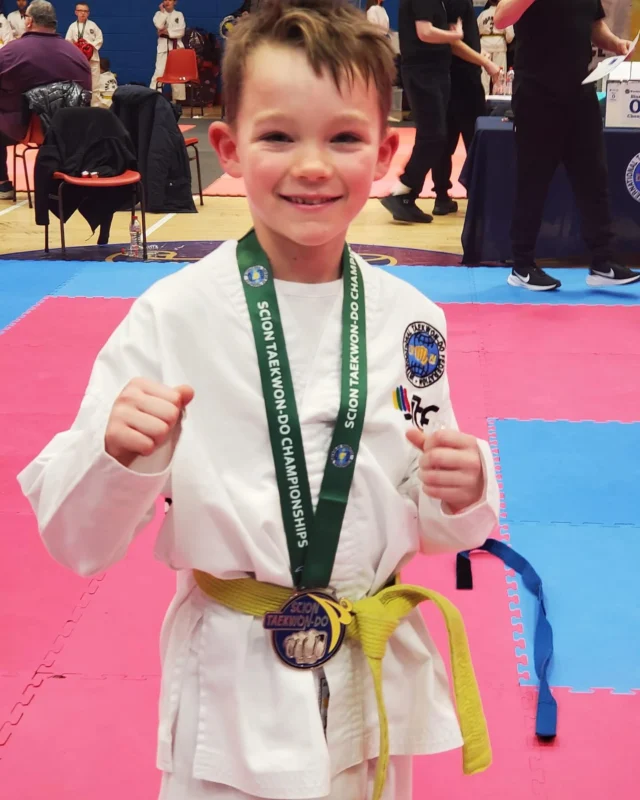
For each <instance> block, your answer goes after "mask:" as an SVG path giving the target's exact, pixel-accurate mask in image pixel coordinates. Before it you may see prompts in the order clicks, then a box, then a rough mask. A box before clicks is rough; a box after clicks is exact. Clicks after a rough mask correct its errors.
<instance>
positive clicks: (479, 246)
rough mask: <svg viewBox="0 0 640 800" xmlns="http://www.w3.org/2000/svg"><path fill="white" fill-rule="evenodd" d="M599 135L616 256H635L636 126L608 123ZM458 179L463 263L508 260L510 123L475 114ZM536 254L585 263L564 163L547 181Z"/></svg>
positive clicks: (639, 134) (512, 170)
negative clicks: (462, 200) (463, 204)
mask: <svg viewBox="0 0 640 800" xmlns="http://www.w3.org/2000/svg"><path fill="white" fill-rule="evenodd" d="M604 136H605V146H606V152H607V162H608V165H609V192H610V197H611V212H612V216H613V223H614V234H615V241H614V248H615V251H616V253H617V254H618V255H619V256H620V257H621V258H625V257H626V258H635V259H637V258H638V254H639V253H640V129H637V128H636V129H633V128H608V129H606V130H605V132H604ZM634 160H635V163H634ZM460 182H461V183H462V185H463V186H464V187H465V188H466V189H467V195H468V198H469V202H468V206H467V214H466V218H465V223H464V230H463V232H462V246H463V251H464V256H463V263H464V264H481V263H486V262H496V261H497V262H507V261H510V259H511V240H510V237H509V229H510V227H511V214H512V211H513V207H514V203H515V193H516V143H515V137H514V133H513V124H512V123H511V122H507V121H505V120H503V119H501V118H499V117H480V118H479V119H478V123H477V126H476V135H475V137H474V140H473V144H472V146H471V149H470V151H469V155H468V158H467V160H466V163H465V165H464V168H463V170H462V174H461V175H460ZM536 258H540V259H553V260H555V261H562V260H569V259H581V260H582V261H583V263H588V258H589V256H588V251H587V248H586V246H585V245H584V244H583V242H582V238H581V235H580V218H579V216H578V211H577V208H576V205H575V202H574V199H573V193H572V191H571V187H570V185H569V181H568V178H567V175H566V172H565V170H564V167H561V168H560V169H558V170H557V172H556V174H555V176H554V178H553V181H552V183H551V187H550V190H549V194H548V196H547V202H546V205H545V209H544V215H543V221H542V227H541V229H540V236H539V237H538V243H537V246H536Z"/></svg>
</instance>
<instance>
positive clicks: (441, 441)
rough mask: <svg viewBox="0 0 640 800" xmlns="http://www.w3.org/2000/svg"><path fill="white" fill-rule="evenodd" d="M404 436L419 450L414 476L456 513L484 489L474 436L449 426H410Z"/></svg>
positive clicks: (431, 494)
mask: <svg viewBox="0 0 640 800" xmlns="http://www.w3.org/2000/svg"><path fill="white" fill-rule="evenodd" d="M407 439H408V440H409V441H410V442H411V444H412V445H414V447H417V448H418V450H420V451H421V453H422V455H421V456H420V460H419V462H418V477H419V478H420V481H421V483H422V489H423V491H424V492H425V494H427V495H429V497H433V498H435V499H436V500H441V501H442V502H443V503H446V504H447V506H448V507H449V509H450V510H451V512H452V513H454V514H458V513H460V512H461V511H464V510H465V509H466V508H468V507H469V506H472V505H473V504H474V503H477V502H478V501H479V500H480V498H481V497H482V495H483V493H484V474H483V469H482V456H481V455H480V449H479V448H478V442H477V441H476V439H475V437H473V436H469V435H468V434H466V433H460V431H453V430H439V431H436V432H435V433H431V434H427V433H423V432H422V431H418V430H415V429H412V430H410V431H407Z"/></svg>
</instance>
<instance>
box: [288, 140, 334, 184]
mask: <svg viewBox="0 0 640 800" xmlns="http://www.w3.org/2000/svg"><path fill="white" fill-rule="evenodd" d="M332 171H333V169H332V166H331V164H330V162H329V159H327V158H326V156H325V155H324V154H323V153H322V152H321V151H320V150H319V149H318V148H307V149H305V150H304V152H302V153H300V156H299V158H298V159H297V160H296V163H295V165H294V167H293V170H292V172H293V175H294V177H296V178H300V179H304V180H308V181H322V180H327V178H329V177H330V176H331V173H332Z"/></svg>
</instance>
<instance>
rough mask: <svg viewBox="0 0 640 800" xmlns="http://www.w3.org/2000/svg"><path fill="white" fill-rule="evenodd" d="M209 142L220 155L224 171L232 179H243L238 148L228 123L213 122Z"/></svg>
mask: <svg viewBox="0 0 640 800" xmlns="http://www.w3.org/2000/svg"><path fill="white" fill-rule="evenodd" d="M209 142H210V143H211V147H213V149H214V150H215V151H216V153H217V154H218V159H219V161H220V166H221V167H222V169H223V170H224V171H225V172H226V173H227V174H228V175H231V177H232V178H241V177H242V168H241V166H240V159H239V157H238V146H237V144H236V139H235V136H234V133H233V130H232V129H231V127H230V126H229V125H227V123H226V122H213V123H212V124H211V126H210V127H209Z"/></svg>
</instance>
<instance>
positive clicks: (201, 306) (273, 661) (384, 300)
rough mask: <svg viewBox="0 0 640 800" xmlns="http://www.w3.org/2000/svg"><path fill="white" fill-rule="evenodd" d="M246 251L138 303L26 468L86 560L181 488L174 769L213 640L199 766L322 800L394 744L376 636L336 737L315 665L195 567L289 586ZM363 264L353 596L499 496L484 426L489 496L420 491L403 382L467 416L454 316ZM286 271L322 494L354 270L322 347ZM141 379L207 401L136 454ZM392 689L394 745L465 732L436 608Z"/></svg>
mask: <svg viewBox="0 0 640 800" xmlns="http://www.w3.org/2000/svg"><path fill="white" fill-rule="evenodd" d="M235 250H236V243H235V242H227V243H225V244H224V245H222V246H221V247H220V248H219V249H218V250H216V251H215V252H214V253H212V254H211V255H209V256H207V257H206V258H205V259H203V260H202V261H200V262H199V263H197V264H193V265H191V266H187V267H185V268H184V269H183V270H181V271H180V272H178V273H176V274H174V275H171V276H169V277H167V278H164V279H163V280H161V281H159V282H158V283H157V284H155V285H154V286H153V287H151V288H150V289H149V290H148V291H147V292H146V293H145V294H144V295H143V296H142V297H140V298H139V299H138V300H137V301H136V302H135V303H134V305H133V307H132V308H131V311H130V313H129V314H128V316H127V317H126V319H125V320H124V321H123V322H122V323H121V325H120V326H119V327H118V328H117V330H116V331H115V333H114V334H113V335H112V337H111V338H110V340H109V341H108V342H107V344H106V345H105V347H104V348H103V350H102V351H101V353H100V354H99V356H98V358H97V360H96V363H95V366H94V369H93V372H92V375H91V379H90V383H89V387H88V389H87V393H86V395H85V398H84V400H83V402H82V406H81V409H80V412H79V414H78V417H77V419H76V420H75V422H74V424H73V426H72V428H71V429H70V430H69V431H67V432H65V433H61V434H59V435H58V436H56V437H55V438H54V439H53V440H52V441H51V443H50V444H49V445H48V446H47V447H46V448H45V449H44V450H43V451H42V453H41V454H40V455H39V456H38V457H37V458H36V459H35V460H34V461H33V462H32V463H31V464H30V465H29V466H28V467H27V468H26V469H25V470H24V471H23V472H22V473H21V475H20V476H19V480H20V483H21V485H22V488H23V490H24V492H25V494H26V495H27V496H28V498H29V500H30V502H31V504H32V505H33V508H34V509H35V512H36V514H37V517H38V521H39V526H40V531H41V534H42V538H43V540H44V543H45V545H46V547H47V549H48V550H49V552H50V553H51V555H52V556H53V557H54V558H55V559H56V560H57V561H59V562H60V563H62V564H64V565H66V566H67V567H69V568H71V569H72V570H74V571H75V572H78V573H80V574H81V575H92V574H95V573H98V572H100V571H102V570H105V569H107V568H108V567H110V566H111V565H112V564H115V563H116V562H117V561H118V560H120V559H122V558H123V557H124V556H125V554H126V552H127V548H128V546H129V545H130V543H131V541H132V540H133V538H134V537H135V535H136V533H137V532H138V531H139V530H140V529H141V528H142V527H143V526H144V524H145V523H146V522H147V521H148V520H149V519H150V515H151V514H152V509H153V505H154V501H155V500H156V498H157V497H158V496H159V495H161V494H163V493H164V494H166V495H167V496H171V498H172V499H173V504H172V506H171V508H170V510H169V511H168V513H167V515H166V517H165V520H164V523H163V526H162V528H161V531H160V533H159V536H158V540H157V546H156V554H157V557H158V558H159V559H161V560H162V561H164V562H165V563H166V564H167V565H168V566H169V567H170V568H172V569H174V570H177V571H178V585H177V594H176V596H175V598H174V600H173V602H172V604H171V607H170V608H169V610H168V613H167V617H166V619H165V623H164V627H163V632H162V637H161V652H162V661H163V682H162V693H161V700H160V725H159V737H158V759H157V761H158V766H159V768H160V769H162V770H164V771H171V770H172V735H173V733H172V729H173V725H174V722H175V719H176V713H177V706H178V699H179V694H180V685H181V683H180V682H181V675H182V670H183V668H184V665H185V660H186V658H187V655H188V653H189V649H190V648H191V649H192V650H195V651H196V652H197V654H198V659H199V683H200V706H199V720H198V739H197V744H196V751H195V754H194V777H196V778H200V779H204V780H209V781H214V782H218V783H222V784H227V785H232V786H235V787H237V788H238V789H240V790H241V791H243V792H246V793H247V794H250V795H255V796H259V797H267V798H280V800H282V798H311V797H319V796H323V795H325V794H327V793H328V792H329V788H330V780H331V776H332V775H335V774H337V773H338V772H340V771H342V770H343V769H345V768H347V767H349V766H350V765H353V764H357V763H359V762H361V761H362V760H363V759H368V758H374V757H375V756H376V755H377V751H378V717H377V711H376V702H375V697H374V693H373V683H372V680H371V676H370V674H369V671H368V666H367V664H366V661H365V659H364V656H363V654H362V652H361V650H360V649H359V647H358V645H357V644H354V643H353V642H350V641H345V644H344V645H343V647H342V648H341V650H340V651H339V652H338V654H337V655H336V656H335V657H334V658H333V659H332V660H331V661H329V662H328V663H327V664H326V665H325V673H326V677H327V680H328V683H329V687H330V693H331V699H330V705H329V720H328V728H327V734H326V739H325V734H324V731H323V727H322V723H321V717H320V713H319V710H318V697H317V694H316V689H315V679H314V676H313V674H311V672H309V671H298V670H294V669H291V668H288V667H286V666H285V665H283V664H282V663H281V662H280V661H279V660H278V658H277V657H276V655H275V654H274V652H273V648H272V645H271V641H270V636H269V634H268V633H267V632H265V631H264V630H263V627H262V623H261V621H260V620H258V619H254V618H252V617H248V616H243V615H241V614H239V613H236V612H234V611H230V610H227V609H226V608H223V607H220V606H218V605H216V604H215V603H214V602H213V601H211V600H209V599H208V598H206V597H205V596H204V595H203V594H201V593H200V590H199V589H197V588H196V587H195V584H194V581H193V578H192V574H191V570H192V569H193V568H198V569H200V570H204V571H206V572H209V573H211V574H213V575H216V576H218V577H220V578H238V577H246V576H247V575H248V574H250V575H254V576H255V577H256V578H257V579H258V580H260V581H268V582H271V583H275V584H280V585H284V586H291V585H292V583H291V574H290V570H289V556H288V550H287V543H286V538H285V533H284V527H283V523H282V515H281V511H280V501H279V496H278V490H277V484H276V476H275V468H274V463H273V457H272V451H271V446H270V441H269V435H268V429H267V422H266V414H265V408H264V400H263V395H262V389H261V382H260V375H259V371H258V361H257V356H256V350H255V346H254V341H253V334H252V329H251V325H250V322H249V314H248V310H247V306H246V301H245V296H244V291H243V286H242V282H241V279H240V276H239V272H238V266H237V262H236V257H235ZM360 264H361V268H362V274H363V280H364V286H365V295H366V325H367V348H368V387H369V388H368V402H367V410H366V418H365V424H364V431H363V436H362V440H361V444H360V450H359V454H358V459H357V465H356V469H355V475H354V479H353V484H352V488H351V493H350V497H349V503H348V507H347V510H346V515H345V518H344V525H343V528H342V533H341V537H340V542H339V547H338V552H337V555H336V560H335V566H334V570H333V578H332V586H333V588H334V589H335V591H336V594H337V596H338V597H348V598H351V599H354V600H356V599H359V598H362V597H363V596H365V595H367V594H369V593H374V592H376V591H377V590H378V589H380V588H381V587H383V586H384V584H385V583H386V582H387V581H388V579H389V577H390V576H392V575H394V574H395V573H396V572H397V571H398V570H399V569H400V568H401V567H402V566H403V565H404V564H406V563H407V562H408V561H409V560H410V559H411V558H412V556H414V555H415V554H416V553H418V552H419V551H423V552H425V553H438V552H443V551H451V552H456V551H459V550H463V549H467V548H473V547H476V546H479V545H481V544H482V543H483V542H484V541H485V539H486V538H487V537H488V536H489V535H490V533H491V531H492V529H493V527H494V525H495V523H496V520H497V509H498V488H497V483H496V479H495V473H494V467H493V461H492V457H491V453H490V450H489V446H488V445H487V444H486V443H484V442H480V450H481V453H482V458H483V462H484V470H485V475H486V491H485V496H484V497H483V499H482V500H481V502H479V503H478V504H477V505H476V506H474V507H472V508H470V509H468V510H467V511H465V512H463V513H461V514H459V515H457V516H453V515H449V514H447V513H445V511H444V510H443V509H442V507H441V504H440V502H438V501H435V500H432V499H430V498H429V497H427V496H426V495H425V494H424V493H423V492H421V491H420V485H419V482H418V478H417V474H416V464H417V455H418V454H417V451H416V450H415V449H414V448H413V447H412V446H411V445H410V444H409V443H408V442H407V440H406V438H405V433H406V431H407V429H408V428H409V426H410V425H411V424H412V422H411V421H408V420H407V418H405V415H404V413H403V412H402V410H399V409H398V408H396V406H395V404H394V401H393V396H394V394H395V391H396V388H397V387H404V388H405V389H406V391H407V396H408V397H409V398H413V400H412V402H413V404H414V413H413V415H412V414H411V412H409V414H408V415H409V417H411V416H413V417H414V419H415V420H417V422H418V424H422V423H424V421H425V419H426V418H427V417H425V414H424V413H422V412H421V409H422V411H424V410H425V409H427V408H428V407H435V409H436V410H434V408H431V409H430V410H429V414H431V415H432V416H431V417H430V419H431V420H432V422H435V421H438V422H442V423H444V424H445V425H446V426H448V427H453V426H455V425H456V421H455V417H454V414H453V411H452V408H451V403H450V399H449V387H448V381H447V377H446V371H443V370H442V368H443V367H444V363H445V361H446V350H445V347H444V341H445V339H444V337H446V330H445V318H444V314H443V312H442V310H441V309H439V308H438V307H437V306H436V305H434V303H432V302H431V301H429V300H428V299H426V298H425V297H424V296H423V295H422V294H420V292H418V291H417V290H416V289H414V288H412V287H411V286H409V285H408V284H407V283H404V282H402V281H400V280H398V279H397V278H395V277H393V276H391V275H389V274H387V273H385V272H383V271H382V270H379V269H375V268H373V267H371V266H370V265H368V264H367V263H365V262H364V261H360ZM277 285H278V293H279V295H280V292H281V291H282V293H283V297H282V298H281V303H280V307H281V314H282V319H283V327H284V330H285V336H286V340H287V349H288V354H289V360H290V363H291V370H292V374H293V380H294V385H295V391H296V398H297V404H298V411H299V415H300V422H301V427H302V434H303V440H304V449H305V454H306V462H307V467H308V472H309V480H310V486H311V492H312V496H313V500H314V503H315V502H316V501H317V497H318V493H319V489H320V482H321V479H322V474H323V470H324V467H325V462H326V458H327V451H328V448H329V444H330V441H331V436H332V432H333V426H334V422H335V420H336V416H337V412H338V404H339V394H340V352H341V350H340V341H341V327H342V324H341V309H342V284H341V283H340V284H339V286H338V284H336V287H337V288H336V298H335V302H334V303H333V306H332V308H331V311H330V312H329V313H328V317H327V321H326V325H325V326H324V329H323V330H318V331H317V351H316V352H315V355H314V353H313V352H312V351H311V352H310V350H309V348H308V347H307V345H306V344H304V342H307V341H308V338H307V337H300V338H298V337H296V333H295V328H296V324H298V325H299V324H300V321H301V316H300V314H299V313H298V314H297V315H296V314H294V313H292V312H291V310H290V307H291V303H292V302H293V304H294V305H297V304H299V303H303V302H304V298H303V297H302V295H304V285H303V284H291V285H290V291H288V287H287V284H286V283H284V282H280V281H278V282H277ZM301 287H302V288H301ZM292 294H294V295H297V296H294V297H292ZM284 295H286V297H285V296H284ZM285 301H286V302H285ZM299 310H300V309H299V308H298V312H299ZM303 318H304V315H302V319H303ZM296 320H297V321H296ZM302 324H304V322H303V323H302ZM425 327H426V329H428V330H430V331H432V332H433V329H435V331H436V332H437V333H439V334H441V336H442V337H443V338H442V340H441V341H442V347H441V348H440V349H439V353H438V354H436V353H434V352H431V362H430V367H429V368H431V367H433V370H432V372H431V375H430V376H428V377H427V382H429V381H432V382H431V384H430V385H428V386H426V387H424V388H421V387H420V386H418V385H416V383H420V382H421V381H422V382H424V371H423V374H422V378H417V377H416V369H415V366H416V364H418V366H420V364H425V363H426V361H425V351H424V350H421V349H420V342H419V337H418V339H416V338H415V335H414V334H415V333H416V332H418V333H419V332H420V331H424V330H425ZM416 358H417V359H418V361H417V362H416V360H415V359H416ZM417 371H418V372H420V370H419V369H418V370H417ZM427 371H428V370H427ZM136 376H143V377H146V378H149V379H152V380H155V381H160V382H162V383H164V384H166V385H168V386H177V385H180V384H189V385H191V386H193V388H194V389H195V398H194V400H193V401H192V403H191V404H190V405H189V407H188V408H187V411H186V415H185V417H184V420H183V422H182V425H181V428H180V429H176V431H177V435H176V436H175V437H174V439H173V440H172V441H171V442H169V443H167V444H165V445H164V446H163V447H162V448H160V449H159V450H158V451H156V453H154V454H153V455H152V456H149V457H139V458H137V459H136V460H135V461H134V463H133V464H132V466H131V468H130V469H127V468H125V467H123V466H121V465H120V464H119V463H118V462H116V461H115V460H114V459H112V458H111V457H110V456H109V455H107V454H106V453H105V449H104V434H105V426H106V423H107V419H108V416H109V414H110V411H111V408H112V406H113V402H114V400H115V398H116V397H117V395H118V394H119V393H120V391H121V390H122V389H123V388H124V386H125V384H126V383H127V382H128V381H129V380H130V379H132V378H134V377H136ZM433 376H437V377H436V378H435V379H434V378H433ZM438 376H439V377H438ZM416 398H417V399H416ZM416 409H417V413H416ZM174 448H175V449H174ZM384 692H385V699H386V706H387V711H388V715H389V732H390V752H391V754H397V755H402V754H412V753H416V754H417V753H436V752H440V751H444V750H449V749H453V748H457V747H459V746H460V745H461V743H462V739H461V734H460V729H459V726H458V722H457V718H456V714H455V711H454V708H453V705H452V702H451V699H450V691H449V687H448V682H447V677H446V671H445V668H444V665H443V662H442V660H441V658H440V655H439V654H438V652H437V651H436V648H435V646H434V644H433V642H432V639H431V637H430V636H429V633H428V632H427V629H426V626H425V623H424V621H423V619H422V616H421V614H420V612H419V610H416V611H414V612H413V613H412V614H411V615H410V616H409V617H408V618H407V619H406V620H404V622H402V623H401V624H400V626H399V627H398V629H397V631H396V632H395V634H394V635H393V637H392V639H391V641H390V643H389V647H388V650H387V654H386V656H385V660H384ZM345 800H347V798H345Z"/></svg>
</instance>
